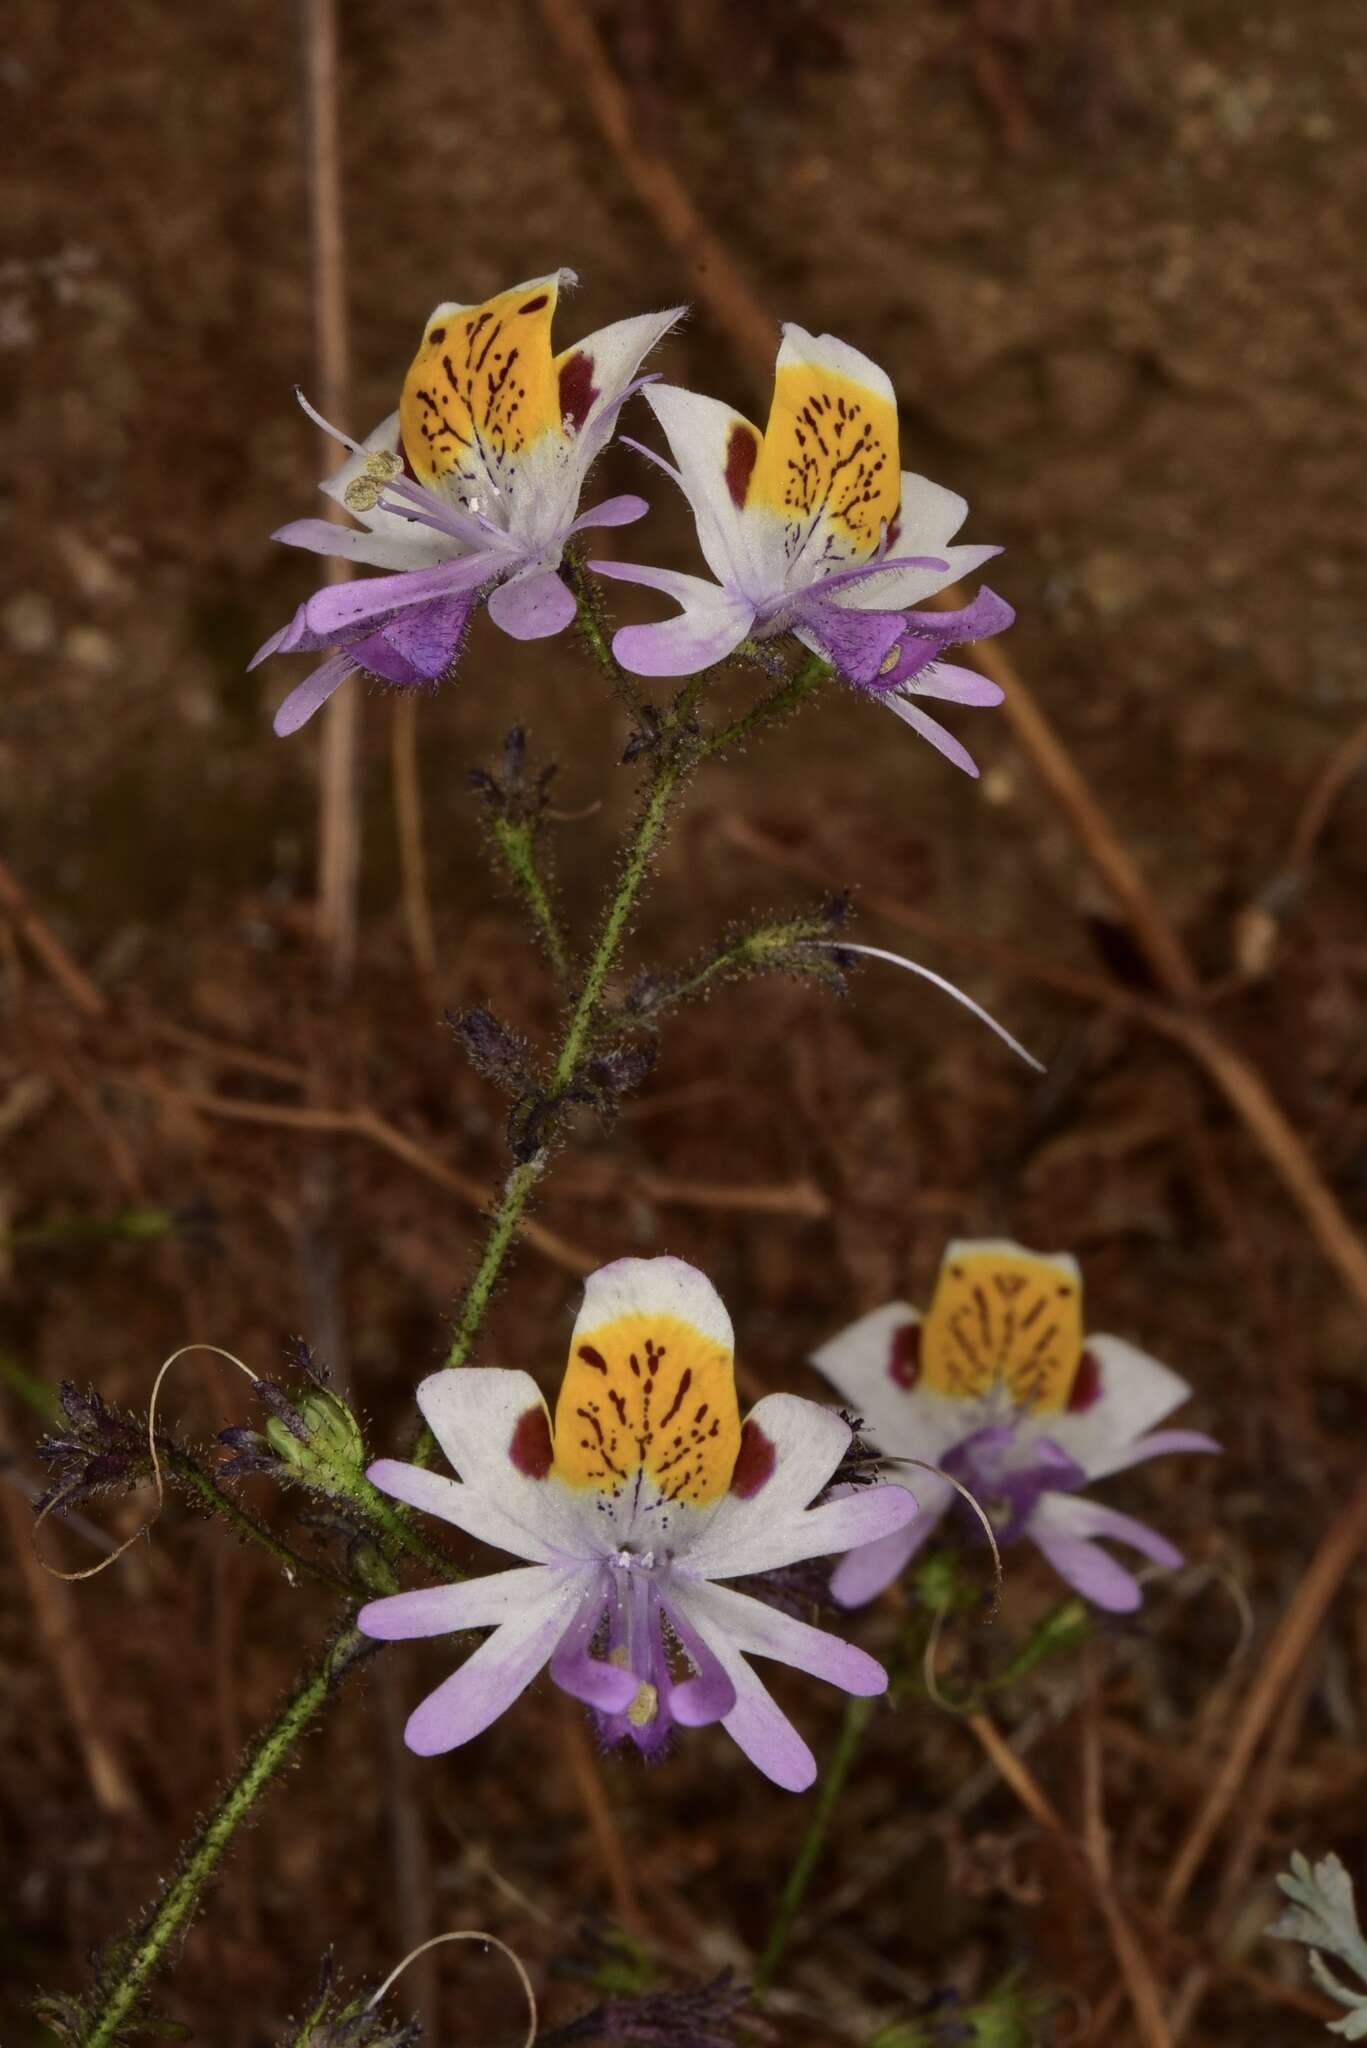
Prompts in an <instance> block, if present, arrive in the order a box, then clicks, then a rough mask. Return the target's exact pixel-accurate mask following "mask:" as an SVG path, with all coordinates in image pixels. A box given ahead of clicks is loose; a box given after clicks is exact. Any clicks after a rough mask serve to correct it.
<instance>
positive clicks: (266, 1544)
mask: <svg viewBox="0 0 1367 2048" xmlns="http://www.w3.org/2000/svg"><path fill="white" fill-rule="evenodd" d="M166 1463H167V1464H168V1465H169V1466H170V1468H171V1470H172V1471H173V1472H174V1473H175V1475H176V1477H177V1478H178V1479H179V1480H180V1481H181V1482H182V1484H183V1485H185V1486H188V1487H189V1489H190V1491H191V1492H192V1493H196V1494H198V1495H199V1498H200V1499H201V1500H202V1501H203V1502H204V1505H205V1506H206V1507H207V1508H208V1509H209V1510H210V1512H211V1513H212V1514H215V1515H218V1516H220V1517H221V1518H222V1520H223V1521H225V1522H226V1523H227V1524H228V1527H229V1528H230V1529H235V1530H236V1531H237V1533H238V1535H239V1536H245V1537H246V1538H247V1539H248V1541H249V1542H251V1543H255V1544H257V1545H258V1547H259V1548H260V1549H262V1550H265V1551H268V1552H269V1553H270V1555H271V1556H272V1557H273V1558H275V1559H276V1560H277V1562H278V1563H280V1564H282V1565H283V1566H284V1568H285V1571H286V1573H287V1575H288V1576H289V1577H290V1578H291V1579H293V1578H295V1577H300V1578H305V1579H313V1580H314V1581H315V1582H316V1583H317V1584H318V1585H320V1586H328V1587H330V1588H331V1590H332V1591H333V1592H334V1593H349V1592H350V1590H351V1588H350V1587H349V1586H348V1585H347V1583H346V1580H345V1579H341V1578H338V1576H337V1575H336V1573H334V1572H330V1571H329V1570H328V1569H327V1567H326V1565H320V1564H314V1563H313V1562H312V1561H311V1560H310V1559H309V1558H307V1557H302V1556H301V1555H300V1553H299V1552H298V1551H297V1550H292V1549H291V1548H290V1546H289V1544H288V1543H284V1542H282V1541H281V1539H280V1538H279V1537H278V1536H276V1535H273V1534H272V1532H271V1531H270V1530H269V1529H268V1528H266V1526H265V1524H264V1523H262V1522H258V1521H257V1520H256V1518H255V1516H253V1515H249V1514H248V1513H247V1511H246V1509H245V1508H240V1507H239V1506H238V1504H237V1502H236V1501H235V1500H232V1499H230V1498H229V1496H228V1495H227V1494H226V1493H224V1492H223V1490H222V1488H221V1487H219V1486H216V1485H215V1483H214V1481H213V1480H212V1479H211V1478H210V1477H209V1475H208V1473H207V1472H205V1471H203V1470H201V1468H200V1467H199V1466H198V1465H197V1464H196V1463H195V1461H194V1459H193V1458H192V1457H190V1456H189V1454H188V1452H185V1451H171V1452H169V1453H167V1454H166Z"/></svg>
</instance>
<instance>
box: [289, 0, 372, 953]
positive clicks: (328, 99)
mask: <svg viewBox="0 0 1367 2048" xmlns="http://www.w3.org/2000/svg"><path fill="white" fill-rule="evenodd" d="M299 23H300V32H301V37H302V42H303V55H304V154H305V161H306V167H307V174H308V208H309V242H310V247H311V249H312V254H313V318H314V357H315V374H316V376H317V379H318V397H317V403H318V408H319V410H320V412H321V413H322V415H323V417H324V419H328V420H334V421H340V420H341V419H342V418H343V417H344V416H345V413H346V398H347V383H348V377H349V350H348V345H347V302H346V243H345V237H344V233H343V226H342V173H341V146H340V140H339V135H338V121H337V98H338V95H337V13H336V4H335V0H299ZM327 452H328V456H329V459H330V458H331V457H332V456H333V455H334V454H335V450H334V449H333V447H332V444H331V443H329V444H328V451H327ZM326 516H327V517H328V518H329V519H337V520H341V521H343V522H345V514H344V512H343V509H342V507H341V506H340V505H337V504H336V503H335V502H334V500H333V499H331V498H329V499H328V501H327V506H326ZM324 573H325V576H326V580H327V581H328V582H329V583H342V582H345V580H346V578H347V577H348V576H349V575H350V573H351V571H350V565H349V564H348V563H347V562H345V561H339V560H338V559H337V558H336V557H334V556H329V557H328V558H327V561H326V564H325V570H324ZM360 707H361V697H360V693H359V692H358V691H356V690H339V691H338V692H337V693H336V695H335V696H334V697H333V698H332V699H331V700H330V702H329V703H328V704H327V705H326V706H325V708H324V711H323V716H322V745H321V749H320V753H319V762H318V780H319V815H318V930H319V937H320V939H321V940H322V942H323V944H324V946H325V947H326V949H327V954H328V962H329V967H330V970H331V974H332V979H333V985H334V987H335V988H337V989H343V988H345V987H346V986H347V984H348V983H349V981H350V979H351V973H352V967H353V964H354V962H355V958H356V893H357V884H358V880H359V876H360V865H361V845H360V842H361V824H360V813H359V808H358V802H357V752H358V738H359V726H360Z"/></svg>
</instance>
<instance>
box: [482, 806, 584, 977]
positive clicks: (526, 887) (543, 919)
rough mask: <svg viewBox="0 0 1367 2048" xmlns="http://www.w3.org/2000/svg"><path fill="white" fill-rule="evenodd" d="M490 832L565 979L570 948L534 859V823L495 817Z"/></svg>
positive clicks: (535, 855) (549, 893)
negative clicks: (491, 831)
mask: <svg viewBox="0 0 1367 2048" xmlns="http://www.w3.org/2000/svg"><path fill="white" fill-rule="evenodd" d="M493 833H494V844H495V845H496V846H497V848H498V850H499V854H500V856H501V858H502V861H503V865H504V867H505V868H506V869H507V871H508V874H509V876H510V877H511V879H512V883H513V886H514V888H515V889H516V890H517V892H518V895H519V896H520V897H521V898H522V901H523V903H524V904H525V906H526V908H527V910H528V911H529V912H530V914H531V919H532V923H533V924H534V925H535V926H536V929H537V932H538V934H539V936H540V938H541V942H542V944H543V945H544V946H545V948H546V952H547V954H548V956H549V958H550V963H551V966H552V967H553V968H554V969H555V971H556V973H557V974H558V975H559V977H560V979H561V980H562V981H567V980H568V979H569V973H570V949H569V947H568V945H567V944H566V942H565V934H564V932H563V931H562V930H561V928H560V919H559V917H558V916H557V915H556V909H555V905H554V903H553V902H552V901H551V892H550V889H549V888H548V886H547V883H546V878H545V876H544V875H543V874H542V872H541V863H540V861H539V860H538V859H537V853H536V840H535V827H534V826H532V825H531V824H528V823H524V822H522V821H519V820H514V819H512V818H506V817H496V818H495V819H494V825H493Z"/></svg>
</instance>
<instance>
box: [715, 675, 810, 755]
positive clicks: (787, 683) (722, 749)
mask: <svg viewBox="0 0 1367 2048" xmlns="http://www.w3.org/2000/svg"><path fill="white" fill-rule="evenodd" d="M830 674H831V668H830V664H829V663H828V662H825V661H823V660H822V658H821V656H820V655H819V654H811V655H809V656H808V657H807V659H806V661H804V662H803V664H802V666H801V667H800V668H797V669H794V671H793V673H792V675H790V676H785V677H784V678H783V680H782V682H781V683H776V684H775V685H774V687H773V689H772V690H767V691H766V692H765V694H764V695H763V696H762V697H760V698H759V699H757V701H756V702H755V703H754V704H752V705H751V706H750V709H749V710H748V711H743V712H742V713H741V715H740V717H739V718H733V719H732V721H731V723H730V724H729V725H724V726H722V727H721V728H720V729H719V730H718V731H717V732H714V733H713V734H712V736H711V738H710V739H709V740H707V741H706V742H705V744H704V747H703V752H704V755H705V757H706V758H707V759H708V760H711V759H712V758H713V757H714V755H717V754H724V753H726V752H727V750H728V749H729V748H731V747H735V746H739V745H740V743H741V742H742V741H743V740H748V739H750V738H751V737H752V736H753V735H754V734H755V733H757V732H758V731H759V730H760V728H761V727H763V726H770V725H779V724H781V723H782V721H783V720H784V719H785V718H790V717H791V716H792V714H793V712H795V711H796V710H797V709H798V708H799V706H801V705H803V704H805V703H806V701H807V699H808V698H809V697H810V696H811V695H812V693H813V691H814V690H817V689H819V688H820V687H821V685H822V683H824V682H825V681H826V680H827V679H828V678H829V676H830Z"/></svg>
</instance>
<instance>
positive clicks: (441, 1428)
mask: <svg viewBox="0 0 1367 2048" xmlns="http://www.w3.org/2000/svg"><path fill="white" fill-rule="evenodd" d="M418 1406H419V1408H420V1409H421V1410H422V1413H423V1415H424V1417H425V1418H426V1420H427V1423H428V1425H429V1427H430V1428H431V1430H432V1433H433V1435H434V1436H435V1437H436V1439H437V1442H438V1443H439V1444H440V1445H441V1448H442V1451H443V1453H444V1455H445V1456H446V1457H447V1458H448V1459H449V1461H450V1463H451V1464H452V1466H454V1468H455V1469H456V1470H457V1471H458V1472H459V1473H460V1474H461V1476H462V1478H463V1479H464V1480H465V1485H464V1487H463V1488H461V1489H460V1490H459V1493H458V1494H457V1495H456V1496H455V1497H454V1498H453V1497H450V1496H448V1497H447V1505H446V1506H445V1507H444V1508H437V1509H436V1510H435V1511H436V1512H437V1513H439V1514H442V1513H444V1514H446V1515H447V1517H448V1519H450V1520H452V1521H456V1522H457V1523H458V1526H459V1527H461V1528H462V1529H464V1530H465V1531H466V1533H467V1534H468V1535H471V1536H476V1537H478V1538H479V1539H480V1540H481V1541H482V1542H485V1543H492V1544H494V1545H496V1546H497V1547H498V1548H499V1549H501V1550H510V1551H511V1552H512V1553H513V1555H514V1556H516V1557H529V1558H531V1559H532V1560H533V1561H534V1562H537V1563H544V1562H546V1561H547V1560H548V1559H550V1558H552V1557H565V1556H569V1557H583V1556H587V1555H591V1554H592V1549H593V1546H592V1543H591V1542H590V1541H588V1540H587V1534H588V1533H591V1532H586V1531H585V1529H584V1525H583V1515H582V1513H581V1512H580V1509H579V1506H578V1505H577V1502H576V1496H575V1495H574V1493H573V1492H572V1491H571V1490H570V1489H569V1488H567V1487H565V1486H563V1485H561V1483H560V1482H559V1481H558V1480H556V1479H553V1478H550V1477H546V1478H539V1477H536V1476H534V1475H533V1474H532V1473H531V1472H530V1471H528V1470H526V1469H521V1470H520V1469H519V1467H518V1465H517V1464H515V1463H514V1461H513V1448H514V1438H515V1436H516V1435H517V1432H518V1431H519V1429H520V1428H521V1429H522V1430H524V1431H525V1430H526V1429H527V1428H528V1427H529V1426H531V1427H539V1423H544V1426H545V1432H546V1433H545V1438H544V1442H545V1444H547V1445H548V1444H549V1441H550V1416H549V1414H548V1412H547V1408H546V1403H545V1401H544V1400H543V1398H542V1395H541V1390H540V1388H539V1387H538V1386H537V1384H536V1381H535V1380H534V1379H532V1377H531V1375H530V1374H529V1373H525V1372H509V1371H506V1370H504V1369H502V1368H500V1367H498V1366H491V1365H489V1366H479V1367H473V1366H460V1367H457V1368H455V1369H454V1370H448V1371H445V1372H437V1373H433V1374H431V1375H430V1376H429V1377H428V1378H427V1379H425V1380H424V1381H423V1382H422V1384H421V1385H420V1386H419V1388H418ZM533 1417H535V1418H539V1423H530V1422H529V1418H533ZM381 1462H382V1464H384V1465H385V1469H386V1478H385V1482H384V1483H385V1490H386V1491H387V1492H388V1491H393V1490H394V1486H393V1479H394V1474H393V1473H392V1472H391V1471H390V1470H389V1463H388V1461H381ZM414 1469H416V1468H413V1467H407V1466H400V1467H398V1471H399V1472H400V1473H404V1472H408V1471H412V1470H414ZM378 1483H380V1482H378V1481H377V1484H378ZM399 1497H400V1498H401V1499H407V1498H409V1496H408V1495H407V1494H401V1495H400V1496H399Z"/></svg>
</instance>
